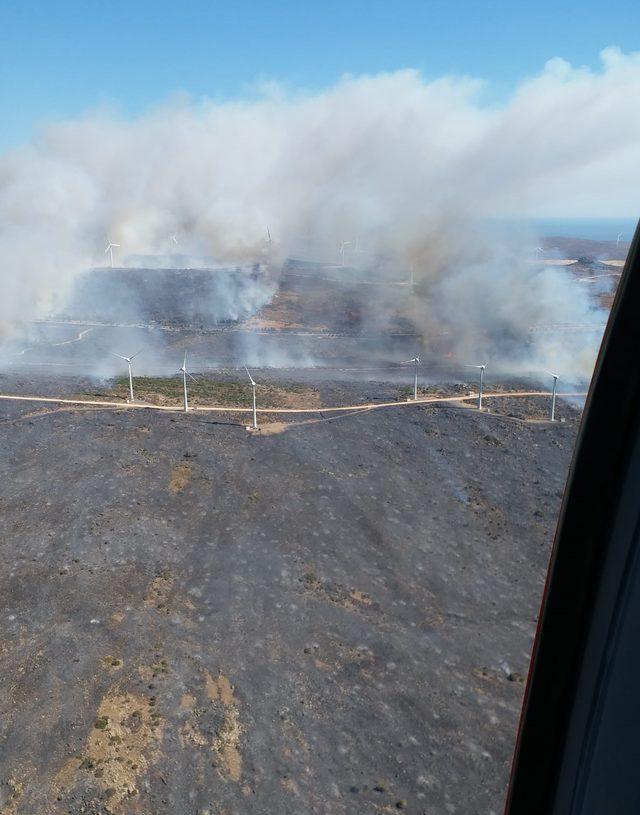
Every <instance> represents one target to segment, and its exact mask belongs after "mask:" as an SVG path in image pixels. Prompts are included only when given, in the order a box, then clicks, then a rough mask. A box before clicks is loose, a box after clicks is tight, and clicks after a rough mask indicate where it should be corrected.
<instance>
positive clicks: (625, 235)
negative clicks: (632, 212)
mask: <svg viewBox="0 0 640 815" xmlns="http://www.w3.org/2000/svg"><path fill="white" fill-rule="evenodd" d="M637 223H638V220H637V219H634V218H535V219H533V220H532V221H531V224H532V226H533V227H534V229H535V231H536V232H537V233H538V235H540V236H541V237H544V238H556V237H563V238H583V239H586V240H593V241H615V240H617V238H618V235H620V233H622V236H621V238H620V240H622V241H625V242H628V241H630V240H631V239H632V238H633V233H634V232H635V229H636V225H637Z"/></svg>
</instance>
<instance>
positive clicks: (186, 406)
mask: <svg viewBox="0 0 640 815" xmlns="http://www.w3.org/2000/svg"><path fill="white" fill-rule="evenodd" d="M178 373H179V374H182V388H183V392H184V412H185V413H186V412H187V411H188V410H189V394H188V393H187V377H189V379H193V381H194V382H197V381H198V380H197V379H196V378H195V377H194V376H191V374H190V373H189V371H187V354H186V353H185V355H184V362H183V363H182V368H180V369H179V370H178Z"/></svg>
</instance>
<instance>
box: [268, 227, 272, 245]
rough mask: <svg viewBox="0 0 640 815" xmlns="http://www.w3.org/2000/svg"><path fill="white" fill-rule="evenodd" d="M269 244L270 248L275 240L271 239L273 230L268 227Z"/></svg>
mask: <svg viewBox="0 0 640 815" xmlns="http://www.w3.org/2000/svg"><path fill="white" fill-rule="evenodd" d="M267 243H268V244H269V246H271V244H272V243H273V240H272V238H271V230H270V229H269V227H267Z"/></svg>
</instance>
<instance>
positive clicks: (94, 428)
mask: <svg viewBox="0 0 640 815" xmlns="http://www.w3.org/2000/svg"><path fill="white" fill-rule="evenodd" d="M338 387H341V386H338ZM352 387H355V386H352ZM368 387H369V388H371V385H369V386H368ZM323 394H324V397H323V398H326V399H327V400H331V401H336V400H341V399H342V398H343V394H342V393H341V392H338V393H330V392H329V386H328V384H325V386H324V388H323ZM1 409H2V412H3V418H4V419H5V421H4V422H2V423H1V424H0V432H1V433H2V447H3V451H4V452H3V456H2V458H1V460H0V469H1V470H2V472H1V477H0V540H1V541H2V550H3V563H4V568H3V570H2V572H1V573H0V597H1V601H0V602H1V605H2V608H1V609H0V613H1V614H2V620H3V635H2V636H3V641H2V667H1V668H0V738H1V739H2V743H3V744H4V745H5V749H4V750H3V751H2V754H1V756H0V782H1V786H0V796H1V797H0V802H1V803H0V806H1V807H3V809H2V812H3V815H4V814H5V813H11V815H27V813H28V815H37V814H38V813H47V814H49V813H53V815H67V814H68V813H73V815H76V813H82V812H84V813H109V812H113V813H127V814H128V813H131V815H133V813H144V815H147V813H155V814H156V815H161V813H167V815H168V813H182V812H193V813H198V815H205V813H209V815H214V813H215V815H220V814H221V813H223V812H237V813H255V814H256V815H257V814H258V813H265V812H278V813H290V815H294V813H295V814H296V815H297V814H298V813H302V812H305V813H319V814H320V813H322V814H323V815H324V814H326V815H335V814H336V813H337V814H338V815H350V814H351V813H355V812H358V813H360V812H362V813H365V812H388V811H393V810H395V809H406V811H408V812H412V813H432V812H445V811H446V812H459V813H465V815H466V813H468V812H491V811H493V812H498V811H500V808H501V805H502V800H503V796H504V789H505V784H506V778H507V771H508V764H509V760H510V757H511V751H512V747H513V742H514V737H515V727H516V723H517V718H518V710H519V705H520V700H521V695H522V690H523V677H524V676H526V671H527V655H528V653H529V648H530V645H531V638H532V635H533V631H534V626H535V619H536V614H537V610H538V604H539V600H540V593H541V589H542V582H543V577H544V572H545V568H546V563H547V557H548V553H549V547H550V542H551V537H552V533H553V527H554V524H555V520H556V514H557V511H558V506H559V502H560V496H561V492H562V487H563V484H564V479H565V475H566V471H567V467H568V462H569V459H570V456H571V451H572V446H573V439H574V432H575V421H574V418H575V414H573V417H572V414H571V413H570V412H567V417H568V421H566V422H565V423H558V424H556V425H550V424H549V423H539V424H527V423H525V422H523V421H521V420H519V419H516V418H511V419H508V420H507V419H501V418H499V417H495V416H492V415H486V414H485V415H480V414H478V413H477V412H476V411H473V410H470V409H463V408H455V407H448V408H429V409H425V408H403V409H398V410H389V411H386V412H385V411H382V410H381V411H376V412H373V413H368V414H364V415H362V414H360V415H353V416H346V417H341V418H339V419H336V420H332V421H316V422H313V423H307V424H304V425H297V424H295V423H294V424H291V425H283V424H282V423H280V425H281V426H280V431H279V432H277V433H270V434H267V433H265V434H263V435H260V434H258V435H249V434H247V432H246V431H245V430H244V428H243V427H241V426H237V425H235V424H232V423H230V424H225V423H224V421H225V417H224V416H220V417H219V418H218V419H216V422H215V423H214V422H212V421H211V420H210V419H207V418H206V417H203V416H200V415H197V414H187V415H181V414H174V415H172V414H162V413H151V412H146V411H141V412H133V411H122V412H117V411H116V412H108V413H107V412H103V411H86V410H85V411H75V410H64V411H50V412H44V411H38V412H34V411H33V410H32V408H30V407H29V406H24V405H17V404H15V403H14V404H6V405H2V408H1Z"/></svg>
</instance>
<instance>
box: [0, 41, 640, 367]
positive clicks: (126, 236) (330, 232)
mask: <svg viewBox="0 0 640 815" xmlns="http://www.w3.org/2000/svg"><path fill="white" fill-rule="evenodd" d="M483 93H484V88H483V85H482V83H480V82H479V81H477V80H473V79H468V78H456V77H444V78H440V79H436V80H433V81H431V80H425V79H424V78H423V77H422V76H421V75H420V74H419V73H417V72H416V71H412V70H403V71H397V72H394V73H390V74H382V75H376V76H362V77H355V78H344V79H343V80H341V81H340V82H339V83H338V84H337V85H336V86H334V87H332V88H329V89H328V90H326V91H324V92H322V93H316V94H291V93H285V92H284V91H282V90H281V89H279V88H277V87H273V86H269V87H268V88H267V89H266V90H264V92H263V93H262V95H261V96H259V98H256V99H253V100H251V101H236V102H228V103H222V104H219V103H214V102H204V103H200V104H191V103H186V102H184V103H177V104H176V103H174V104H171V105H168V106H166V107H163V108H161V109H158V110H156V111H154V112H152V113H150V114H148V115H144V116H141V117H140V118H137V119H135V120H133V121H129V120H123V119H120V118H118V117H117V116H116V115H112V114H107V113H100V112H98V113H91V114H88V115H87V116H86V117H84V118H81V119H78V120H74V121H70V122H65V123H61V124H56V125H54V126H51V127H49V128H48V129H47V130H46V131H44V132H43V133H42V134H41V135H40V136H39V138H38V140H37V141H36V142H35V143H34V144H33V145H30V146H28V147H25V148H23V149H19V150H15V151H12V152H10V153H7V154H5V155H4V156H3V157H1V158H0V264H1V265H0V274H1V275H2V280H3V284H4V285H3V297H2V299H1V300H0V324H1V325H2V327H3V329H4V331H5V332H6V331H7V330H8V329H10V328H11V327H12V326H13V325H15V324H16V323H17V322H19V321H21V320H28V319H31V318H33V317H35V316H38V315H40V314H43V313H45V312H46V311H47V310H48V309H49V308H50V307H51V305H52V303H53V302H56V301H59V300H60V299H61V298H63V297H64V295H65V293H66V291H67V290H68V288H69V286H70V284H71V282H72V281H73V279H74V278H75V277H76V275H77V274H78V273H79V272H80V271H81V270H83V269H85V268H87V267H89V266H93V265H96V264H100V265H104V263H105V260H104V257H105V256H104V254H103V252H104V246H105V243H106V240H107V238H109V239H110V240H112V241H114V242H116V243H119V244H121V246H122V249H121V250H117V251H120V252H122V255H121V256H120V257H124V256H125V255H152V254H167V253H168V252H169V251H170V250H171V248H172V247H171V246H170V244H169V236H170V235H171V234H174V233H175V234H177V235H178V236H179V239H180V249H181V251H182V252H185V253H189V254H192V255H203V256H211V257H214V258H216V259H217V260H218V261H219V262H232V263H234V264H238V263H253V262H255V261H259V260H264V259H265V258H266V250H267V245H266V242H265V237H266V229H267V227H268V228H269V230H270V232H271V234H272V236H273V238H274V243H273V244H272V246H271V260H272V265H274V266H275V265H277V264H276V263H273V261H277V260H278V259H282V258H284V257H286V256H287V255H289V254H292V253H296V252H297V251H300V247H301V246H305V247H307V250H308V251H312V252H315V253H316V254H317V255H318V256H321V255H322V256H324V257H325V258H328V259H330V260H332V261H333V262H336V261H337V260H338V246H339V243H340V241H341V240H343V239H353V237H354V236H357V237H358V239H359V242H360V244H361V245H362V246H363V247H366V250H367V252H368V253H369V255H368V256H369V257H370V256H384V257H386V258H392V259H394V261H395V262H397V263H398V264H404V265H405V266H406V267H407V268H408V267H409V265H411V266H412V267H413V269H414V274H415V276H416V278H417V280H418V281H424V282H425V284H428V287H427V288H428V291H429V298H428V302H427V300H426V299H425V301H424V302H420V301H419V300H418V302H416V304H415V308H414V312H415V314H414V318H415V320H416V321H423V320H424V321H426V322H431V323H433V322H434V321H436V322H438V321H442V322H443V323H446V324H448V325H449V326H451V327H452V330H453V332H454V333H456V334H459V336H460V338H461V340H460V342H461V345H460V353H466V350H467V349H466V345H467V341H468V339H465V338H468V336H470V333H472V332H473V331H476V330H482V331H485V332H489V333H491V332H492V330H493V329H494V328H495V321H496V320H498V321H499V322H500V321H502V322H501V323H500V325H501V324H502V323H504V326H503V328H504V331H503V333H504V334H505V335H507V334H510V333H514V332H515V333H516V334H517V333H518V331H521V332H522V331H524V330H525V328H526V326H528V325H529V324H530V323H532V322H535V321H536V319H537V317H538V312H539V311H540V306H539V302H540V301H542V302H544V303H545V317H546V319H547V321H549V322H552V321H553V320H554V319H556V320H558V321H567V320H572V319H578V320H581V321H585V320H587V321H588V320H590V319H595V318H594V315H593V309H592V307H591V306H590V304H589V302H588V299H587V296H586V291H585V290H584V289H585V288H586V287H582V289H581V288H580V287H576V286H575V285H574V284H573V283H572V281H571V279H570V276H568V275H567V274H566V273H565V272H558V271H548V272H547V273H545V274H541V273H540V271H539V270H534V269H532V268H531V266H527V264H526V263H524V262H523V260H522V253H523V245H522V242H523V240H531V241H533V240H535V238H534V237H533V236H522V235H519V236H517V238H518V239H517V241H516V240H514V247H515V244H517V249H515V248H514V247H511V246H510V245H509V241H508V240H507V241H505V239H504V237H502V238H500V239H499V240H498V239H497V238H496V237H495V235H492V234H490V232H489V231H488V230H483V229H482V228H479V227H478V224H479V223H481V222H483V221H485V220H486V219H498V218H514V217H521V216H527V215H534V214H535V215H543V214H544V215H561V216H568V215H571V216H575V215H603V214H609V215H622V214H633V213H634V210H635V209H636V207H637V191H638V189H640V106H638V105H637V104H635V101H636V100H637V99H638V98H640V55H639V54H634V55H623V54H621V53H620V52H619V51H618V50H617V49H613V48H610V49H607V50H605V51H604V52H603V53H602V55H601V65H600V68H599V69H598V70H597V71H591V70H587V69H582V68H573V67H572V66H570V65H569V64H567V63H566V62H564V61H563V60H561V59H558V58H556V59H553V60H551V61H550V62H549V63H547V65H546V66H545V67H544V70H543V71H542V72H541V73H540V75H538V76H535V77H533V78H531V79H529V80H527V81H525V82H523V83H522V84H520V86H519V87H518V88H517V89H516V90H515V91H514V93H513V94H512V95H511V97H510V99H509V100H508V101H507V102H506V103H505V104H503V105H500V106H495V105H487V104H484V103H483V101H482V99H483ZM470 235H471V236H472V237H473V240H471V239H470V237H469V236H470ZM534 245H535V244H534ZM274 254H275V255H276V257H274ZM363 257H364V254H363ZM372 274H375V271H372ZM421 290H422V291H426V289H425V287H424V286H423V288H422V289H420V286H418V291H421ZM547 293H548V294H547ZM536 298H538V302H536ZM434 309H435V312H434ZM567 310H568V316H567ZM501 330H502V329H501ZM545 342H546V341H545ZM542 350H543V349H540V354H542ZM552 350H553V349H552ZM592 350H593V349H590V351H589V354H587V357H589V358H590V359H592V356H593V354H592ZM544 354H545V355H547V356H548V354H549V351H548V349H547V350H544ZM589 355H590V356H589ZM534 356H535V354H534ZM589 364H590V363H589V362H587V368H588V365H589Z"/></svg>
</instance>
